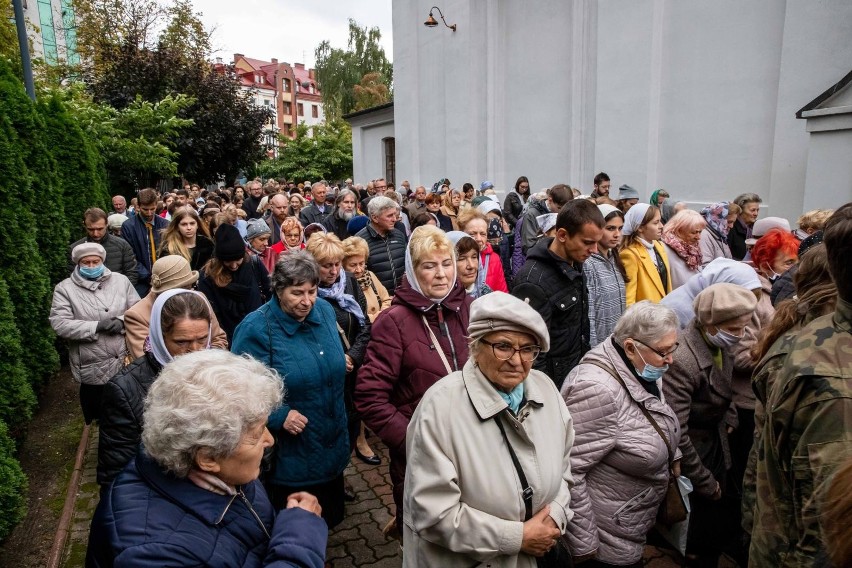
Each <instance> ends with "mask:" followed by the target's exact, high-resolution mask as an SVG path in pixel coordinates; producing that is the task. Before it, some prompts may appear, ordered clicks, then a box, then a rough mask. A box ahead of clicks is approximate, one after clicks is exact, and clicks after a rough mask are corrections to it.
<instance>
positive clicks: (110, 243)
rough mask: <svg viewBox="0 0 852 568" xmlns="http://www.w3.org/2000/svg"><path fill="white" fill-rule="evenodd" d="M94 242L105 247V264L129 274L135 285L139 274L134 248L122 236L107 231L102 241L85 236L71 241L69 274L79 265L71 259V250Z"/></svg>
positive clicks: (115, 270) (120, 272)
mask: <svg viewBox="0 0 852 568" xmlns="http://www.w3.org/2000/svg"><path fill="white" fill-rule="evenodd" d="M94 242H97V243H98V244H99V245H101V246H102V247H104V250H105V251H106V258H105V259H104V266H106V267H107V268H109V269H110V270H112V271H113V272H118V273H119V274H124V275H125V276H127V279H128V280H130V283H131V284H134V285H135V284H136V280H137V279H138V278H139V274H138V273H137V271H136V256H134V254H133V248H131V246H130V244H128V242H127V241H125V240H124V239H122V238H121V237H117V236H115V235H111V234H109V233H106V234H105V235H104V238H102V239H101V240H100V241H94V240H92V239H90V238H89V237H84V238H82V239H80V240H79V241H76V242H74V243H71V246H69V247H68V274H71V273H72V272H74V269H75V268H77V265H76V264H74V261H72V260H71V251H72V250H74V247H76V246H77V245H82V244H83V243H94Z"/></svg>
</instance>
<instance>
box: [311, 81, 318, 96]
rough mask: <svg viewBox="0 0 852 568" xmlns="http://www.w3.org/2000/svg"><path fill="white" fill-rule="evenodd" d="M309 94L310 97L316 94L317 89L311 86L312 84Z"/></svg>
mask: <svg viewBox="0 0 852 568" xmlns="http://www.w3.org/2000/svg"><path fill="white" fill-rule="evenodd" d="M311 94H312V95H315V94H317V88H316V87H315V86H314V84H313V83H311Z"/></svg>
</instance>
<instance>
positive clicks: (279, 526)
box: [86, 452, 328, 568]
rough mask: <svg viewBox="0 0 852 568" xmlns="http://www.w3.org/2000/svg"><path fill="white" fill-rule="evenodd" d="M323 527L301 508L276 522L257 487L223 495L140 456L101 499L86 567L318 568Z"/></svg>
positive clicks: (282, 514) (325, 530) (281, 515)
mask: <svg viewBox="0 0 852 568" xmlns="http://www.w3.org/2000/svg"><path fill="white" fill-rule="evenodd" d="M327 540H328V527H327V526H326V524H325V521H323V520H322V519H321V518H320V517H319V516H318V515H314V514H313V513H310V512H308V511H305V510H304V509H300V508H298V507H296V508H293V509H283V510H282V511H280V512H279V513H278V514H277V515H276V514H275V511H274V510H273V509H272V504H271V503H270V502H269V498H268V497H267V496H266V492H265V491H264V490H263V487H261V485H260V482H259V481H257V480H254V481H252V482H251V483H249V484H247V485H243V486H239V487H237V494H236V495H220V494H218V493H213V492H212V491H208V490H206V489H202V488H201V487H198V486H197V485H195V484H194V483H192V482H191V481H189V480H188V479H179V478H176V477H174V476H173V475H169V474H167V473H165V472H163V471H162V469H161V468H160V466H159V465H157V464H156V463H155V462H154V461H153V460H151V459H150V458H148V457H147V456H145V454H144V453H143V452H140V453H139V454H138V455H137V456H136V458H135V459H134V460H132V462H131V464H130V465H129V466H128V467H127V469H126V470H125V471H124V472H122V474H121V475H119V476H118V478H117V479H116V480H115V483H114V484H113V485H112V486H111V487H110V489H109V491H108V493H107V495H106V497H105V498H104V499H101V501H100V503H99V504H98V508H97V510H96V511H95V516H94V518H93V519H92V530H91V532H90V534H89V546H88V549H87V551H86V566H87V567H89V568H109V567H112V566H116V567H125V566H128V567H129V566H133V567H134V568H162V567H163V566H172V567H184V566H185V567H190V566H191V567H197V566H241V567H244V568H248V567H257V566H269V567H275V568H284V567H287V566H290V567H294V568H295V567H299V568H306V567H309V568H320V567H322V566H323V564H324V559H325V547H326V544H327Z"/></svg>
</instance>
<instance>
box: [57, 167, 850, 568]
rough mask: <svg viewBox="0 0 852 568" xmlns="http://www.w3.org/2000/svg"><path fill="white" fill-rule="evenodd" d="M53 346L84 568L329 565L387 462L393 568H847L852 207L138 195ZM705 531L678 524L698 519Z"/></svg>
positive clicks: (270, 192) (61, 299)
mask: <svg viewBox="0 0 852 568" xmlns="http://www.w3.org/2000/svg"><path fill="white" fill-rule="evenodd" d="M112 205H113V210H112V211H111V212H109V213H107V212H105V211H103V210H102V209H98V208H94V207H93V208H91V209H89V210H87V211H86V212H85V214H84V218H83V220H82V221H83V225H84V227H85V230H86V234H87V236H86V237H85V238H83V239H81V240H80V241H77V242H75V243H73V244H71V245H70V246H69V265H68V266H69V273H70V274H69V277H68V278H67V279H66V280H64V281H62V282H60V283H59V284H58V285H57V287H56V290H55V292H54V297H53V305H52V309H51V314H50V321H51V324H52V326H53V328H54V329H55V330H56V332H57V335H59V336H60V337H61V338H63V339H65V340H66V341H67V343H68V347H69V353H70V365H71V372H72V375H73V377H74V379H75V380H76V381H77V382H79V383H80V405H81V408H82V411H83V416H84V418H85V420H86V422H87V423H91V422H92V421H97V422H98V424H99V436H100V439H99V445H98V482H99V483H100V484H101V501H100V504H99V506H98V510H97V512H96V514H95V517H94V519H93V520H92V530H91V538H90V543H89V550H88V558H87V565H89V566H98V567H101V566H149V565H150V566H160V565H169V566H172V565H175V566H197V565H206V566H236V565H240V566H242V565H251V566H260V565H269V566H323V565H326V566H328V565H329V563H327V562H326V561H325V547H326V544H327V535H328V531H329V529H333V528H335V527H336V526H337V525H339V524H340V523H341V522H342V521H343V520H344V519H345V518H346V513H347V511H346V507H347V506H346V503H347V501H351V500H353V499H355V498H356V497H357V496H356V495H355V494H354V491H353V489H352V487H351V486H350V485H349V483H348V482H347V479H346V475H345V470H346V467H347V465H348V464H349V463H350V460H351V459H359V460H362V461H364V462H366V463H367V464H371V465H378V464H380V463H381V460H382V458H381V457H380V455H379V453H378V452H376V451H375V450H374V448H372V447H371V446H370V442H369V439H370V436H369V435H368V432H371V433H372V434H374V435H375V436H376V437H377V438H378V439H379V440H380V441H381V442H382V443H383V444H384V445H385V446H386V447H387V450H388V452H387V455H388V457H389V460H390V463H389V468H390V477H391V481H392V484H393V501H394V504H395V509H394V511H392V512H391V515H392V518H391V520H390V522H389V523H388V524H387V526H386V527H385V529H384V532H385V534H386V535H387V537H388V538H397V539H399V541H400V546H401V549H402V551H403V564H404V565H405V566H465V567H466V566H474V565H476V566H480V565H482V566H512V567H514V566H518V567H524V566H530V567H531V566H570V565H572V563H576V564H580V563H582V564H584V565H586V566H590V567H610V566H628V567H638V566H642V554H643V549H644V546H645V543H646V541H647V538H648V535H649V534H651V533H652V532H656V531H658V530H659V531H661V532H663V533H664V534H667V535H669V537H670V536H671V535H672V534H679V535H681V536H682V538H680V539H679V540H678V543H675V546H676V547H677V548H679V549H680V552H681V553H682V554H683V555H684V559H685V563H686V565H689V566H700V567H703V566H708V567H709V566H716V565H717V564H718V562H719V559H720V557H721V555H722V554H725V555H727V556H728V557H729V558H731V559H732V560H733V561H735V562H736V563H737V564H738V565H740V566H758V567H762V566H811V565H817V566H825V567H835V568H840V567H843V566H848V565H850V563H852V547H850V544H849V542H850V538H849V537H850V534H849V530H848V526H849V515H848V513H849V512H850V510H852V497H850V496H851V495H852V492H850V488H852V421H850V419H849V418H848V417H849V416H852V406H850V400H852V383H850V375H849V369H850V368H852V271H850V269H849V264H848V263H847V257H848V256H849V254H850V253H852V203H849V204H845V205H841V206H839V207H838V208H837V210H815V211H810V212H807V213H805V214H804V215H802V216H801V217H800V218H799V219H798V222H797V226H796V227H795V228H793V226H792V225H791V223H790V222H789V221H788V220H787V219H783V218H779V217H761V216H760V205H761V198H760V197H759V196H758V195H756V194H754V193H744V194H742V195H739V196H737V197H736V198H734V199H732V200H731V201H722V202H718V203H713V204H710V205H707V206H706V207H703V208H702V209H701V210H700V211H697V210H693V209H690V208H689V207H687V204H685V203H683V202H675V201H674V200H673V199H672V198H671V194H670V193H669V192H668V191H666V190H663V189H659V190H657V191H654V192H653V193H652V194H651V195H650V198H649V199H648V200H646V201H644V202H642V201H641V200H640V194H639V191H638V190H636V189H634V188H633V187H631V186H629V185H627V184H624V185H621V186H620V187H619V188H618V190H617V193H616V190H613V187H612V182H611V180H610V178H609V176H608V175H607V174H605V173H603V172H601V173H600V174H598V175H597V176H595V178H594V180H593V191H591V192H590V193H589V194H583V193H582V192H581V191H580V190H579V189H576V188H572V187H570V186H568V185H565V184H556V185H554V186H552V187H550V188H547V189H545V190H543V191H541V192H539V193H533V191H532V190H531V185H530V181H529V179H528V178H527V177H526V176H521V177H519V178H518V180H517V181H516V183H515V184H514V186H513V187H512V189H511V190H509V191H508V192H506V196H505V199H504V200H503V202H502V203H501V202H500V201H499V199H498V197H497V193H496V191H495V187H494V184H493V183H491V182H488V181H484V182H482V183H480V184H479V189H478V190H477V189H476V188H475V187H474V185H473V184H470V183H465V184H463V185H462V187H461V188H460V189H457V188H456V187H455V186H454V185H453V184H452V183H451V182H450V181H449V180H448V179H445V178H444V179H441V180H439V181H437V182H436V183H434V184H433V185H431V186H430V187H428V188H427V187H426V186H418V187H415V188H412V187H411V185H410V184H409V182H408V181H403V182H402V183H401V184H400V185H399V187H398V188H397V187H395V186H394V185H393V184H390V183H388V182H387V181H386V180H384V179H377V180H373V181H371V182H370V183H368V184H366V186H362V185H360V184H353V183H352V180H346V181H345V182H341V183H337V184H329V183H327V182H326V181H317V182H314V183H311V182H304V183H298V184H297V183H290V182H283V181H282V182H279V181H275V180H269V181H267V182H265V183H263V182H261V181H260V180H254V181H250V182H248V183H247V184H246V185H245V187H242V186H236V187H229V188H216V189H202V188H200V187H199V186H195V185H189V184H187V185H186V186H185V187H184V188H181V189H178V190H176V191H174V192H169V193H165V194H162V193H160V192H158V191H156V190H154V189H143V190H141V191H139V192H137V194H136V195H135V197H134V198H133V199H132V200H131V203H130V205H129V206H128V204H127V201H126V199H125V198H124V197H123V196H119V195H117V196H115V197H114V198H113V200H112ZM687 505H688V506H687Z"/></svg>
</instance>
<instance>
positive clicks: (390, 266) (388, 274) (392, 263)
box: [357, 195, 407, 295]
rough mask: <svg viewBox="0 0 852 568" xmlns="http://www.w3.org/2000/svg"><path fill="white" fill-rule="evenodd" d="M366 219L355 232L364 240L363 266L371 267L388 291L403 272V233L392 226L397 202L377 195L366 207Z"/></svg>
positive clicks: (391, 291)
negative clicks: (364, 223)
mask: <svg viewBox="0 0 852 568" xmlns="http://www.w3.org/2000/svg"><path fill="white" fill-rule="evenodd" d="M367 212H368V213H369V216H370V223H369V224H368V225H367V226H366V227H364V228H363V229H361V230H360V231H358V234H357V236H359V237H361V238H362V239H364V240H365V241H367V245H368V246H369V247H370V256H369V258H368V259H367V268H368V269H369V270H371V271H372V272H373V273H374V274H375V275H376V277H377V278H378V279H379V281H380V282H381V283H382V285H383V286H384V287H385V288H387V290H388V293H389V294H391V295H393V293H394V290H395V289H396V287H397V286H398V285H399V282H400V280H402V275H403V274H405V247H406V245H407V243H406V238H405V233H403V232H402V231H400V230H399V229H397V228H395V227H394V225H395V223H396V219H397V216H398V215H399V205H398V204H397V203H396V201H394V200H393V199H391V198H390V197H385V196H383V195H377V196H376V197H374V198H373V199H371V200H370V205H369V207H368V211H367Z"/></svg>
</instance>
